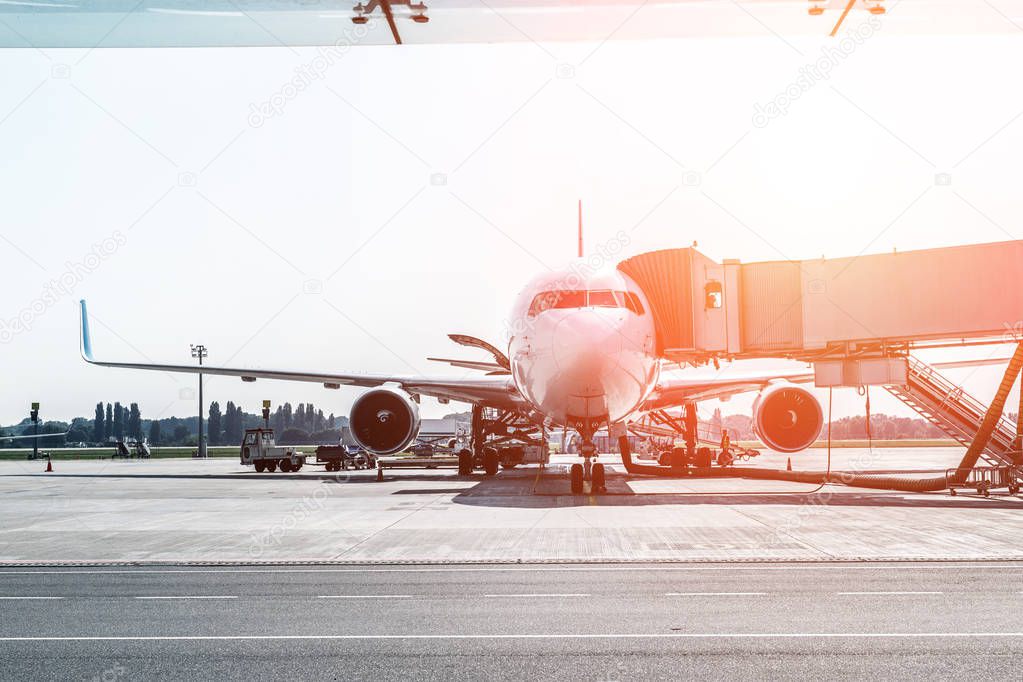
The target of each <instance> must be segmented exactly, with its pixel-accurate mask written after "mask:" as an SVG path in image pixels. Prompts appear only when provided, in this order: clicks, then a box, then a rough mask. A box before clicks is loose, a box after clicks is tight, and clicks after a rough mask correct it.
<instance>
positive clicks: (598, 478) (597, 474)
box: [590, 462, 607, 493]
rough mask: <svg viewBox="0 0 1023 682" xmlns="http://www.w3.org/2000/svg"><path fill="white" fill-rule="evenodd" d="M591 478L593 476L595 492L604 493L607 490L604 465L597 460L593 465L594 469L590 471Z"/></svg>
mask: <svg viewBox="0 0 1023 682" xmlns="http://www.w3.org/2000/svg"><path fill="white" fill-rule="evenodd" d="M590 478H592V479H593V480H592V485H593V492H595V493H602V492H605V491H606V490H607V488H605V487H604V480H605V479H604V465H603V464H601V463H600V462H597V463H596V464H594V465H593V470H592V471H591V472H590Z"/></svg>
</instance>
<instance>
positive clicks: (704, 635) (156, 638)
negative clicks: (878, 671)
mask: <svg viewBox="0 0 1023 682" xmlns="http://www.w3.org/2000/svg"><path fill="white" fill-rule="evenodd" d="M999 637H1005V638H1023V632H652V633H643V632H639V633H629V634H626V633H607V634H602V633H578V634H572V633H563V634H559V633H554V634H551V633H510V634H493V635H468V634H444V635H424V634H419V633H409V634H400V635H149V636H146V635H141V636H135V635H124V636H86V635H83V636H74V635H70V636H64V637H45V636H43V637H0V642H160V641H246V640H310V641H323V640H355V639H361V640H382V639H402V640H411V639H926V638H939V639H957V638H958V639H969V638H973V639H993V638H999Z"/></svg>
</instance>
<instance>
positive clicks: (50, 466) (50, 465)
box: [46, 455, 53, 473]
mask: <svg viewBox="0 0 1023 682" xmlns="http://www.w3.org/2000/svg"><path fill="white" fill-rule="evenodd" d="M46 471H47V473H49V472H51V471H53V462H52V461H50V456H49V455H47V456H46Z"/></svg>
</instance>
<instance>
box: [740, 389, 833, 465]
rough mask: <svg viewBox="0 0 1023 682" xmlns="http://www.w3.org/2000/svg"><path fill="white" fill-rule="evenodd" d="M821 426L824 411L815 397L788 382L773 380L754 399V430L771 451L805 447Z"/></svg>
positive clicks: (808, 445) (810, 442) (814, 437)
mask: <svg viewBox="0 0 1023 682" xmlns="http://www.w3.org/2000/svg"><path fill="white" fill-rule="evenodd" d="M823 427H824V412H823V411H822V410H821V404H820V403H819V402H818V401H817V398H815V397H814V396H813V394H812V393H810V392H809V391H807V390H806V389H805V388H801V387H799V386H796V385H795V384H792V383H789V382H787V381H779V382H775V383H772V384H771V385H770V386H768V387H767V388H765V389H764V390H763V391H761V392H760V395H758V396H757V399H756V400H754V401H753V431H754V432H755V433H756V434H757V436H758V437H759V438H760V440H762V441H763V442H764V445H766V446H767V447H769V448H771V449H772V450H777V451H779V452H799V451H800V450H805V449H806V448H808V447H810V446H811V445H812V444H813V442H814V441H815V440H817V436H819V435H820V433H821V429H822V428H823Z"/></svg>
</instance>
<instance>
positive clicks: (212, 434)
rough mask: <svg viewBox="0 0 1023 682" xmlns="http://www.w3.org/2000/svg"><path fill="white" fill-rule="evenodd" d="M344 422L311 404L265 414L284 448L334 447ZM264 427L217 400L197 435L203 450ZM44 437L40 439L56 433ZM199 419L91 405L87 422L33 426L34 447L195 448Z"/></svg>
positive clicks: (18, 429)
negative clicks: (128, 443)
mask: <svg viewBox="0 0 1023 682" xmlns="http://www.w3.org/2000/svg"><path fill="white" fill-rule="evenodd" d="M347 425H348V418H347V417H336V416H335V415H334V414H333V413H330V414H329V415H325V414H324V413H323V410H322V409H317V408H316V406H315V405H313V403H299V404H298V406H297V407H292V405H291V403H284V404H283V405H279V406H278V407H277V409H276V410H275V411H274V412H273V413H272V414H271V415H270V426H271V427H272V428H273V429H274V430H275V431H277V435H278V441H279V442H282V443H285V444H308V443H328V444H329V443H337V442H338V440H339V439H340V438H341V431H342V429H343V428H345V427H347ZM259 426H264V422H263V417H262V415H261V414H253V413H249V412H245V411H244V410H243V409H242V408H240V407H238V406H237V405H236V404H235V403H234V402H232V401H228V402H227V404H226V405H224V407H223V409H221V405H220V403H219V402H217V401H213V402H211V403H210V405H209V408H208V413H207V417H206V420H205V424H204V425H203V433H204V436H205V438H206V443H207V444H208V445H238V444H240V443H241V441H242V434H243V433H244V431H245V429H251V428H256V427H259ZM65 431H67V434H66V435H63V436H50V437H48V438H44V437H43V436H45V435H46V434H61V433H64V432H65ZM32 433H33V425H32V421H31V420H30V419H28V418H25V419H23V420H22V421H21V422H20V423H19V424H18V425H16V426H15V427H14V428H10V429H5V430H4V429H0V435H11V436H14V435H31V434H32ZM198 434H199V418H198V417H197V416H196V417H164V418H156V419H145V418H143V416H142V412H141V410H140V409H139V405H138V403H135V402H132V403H127V405H125V404H124V403H121V402H116V401H115V402H113V403H103V402H99V403H96V407H95V411H94V413H93V417H92V419H89V418H87V417H75V418H74V419H72V420H71V421H70V422H63V421H45V422H40V424H39V435H40V438H39V445H41V446H46V447H59V446H61V445H65V444H79V443H85V444H86V445H91V446H102V445H109V444H111V443H115V442H117V441H123V440H136V441H141V440H143V439H148V441H149V443H150V445H155V446H195V445H196V444H197V443H198ZM0 447H8V448H31V447H32V441H31V440H23V441H11V442H10V443H0Z"/></svg>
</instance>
